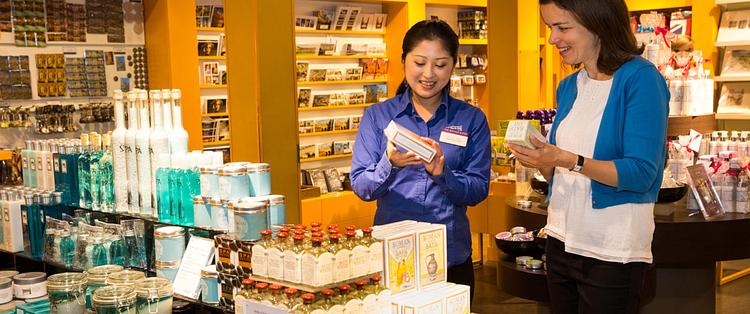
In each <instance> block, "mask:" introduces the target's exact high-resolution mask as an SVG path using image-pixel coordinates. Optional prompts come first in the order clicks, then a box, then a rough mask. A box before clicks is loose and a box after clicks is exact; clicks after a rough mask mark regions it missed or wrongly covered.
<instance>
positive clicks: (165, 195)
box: [154, 153, 172, 223]
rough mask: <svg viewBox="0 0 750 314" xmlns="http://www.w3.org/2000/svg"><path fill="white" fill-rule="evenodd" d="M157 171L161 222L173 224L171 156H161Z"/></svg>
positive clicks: (159, 217)
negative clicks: (170, 181)
mask: <svg viewBox="0 0 750 314" xmlns="http://www.w3.org/2000/svg"><path fill="white" fill-rule="evenodd" d="M157 163H158V167H157V168H158V169H156V179H155V180H154V181H155V184H156V204H157V205H156V208H157V213H158V214H157V218H158V219H159V222H163V223H172V195H171V193H170V186H169V178H170V175H171V173H172V169H171V168H169V155H168V154H163V153H162V154H159V155H158V158H157Z"/></svg>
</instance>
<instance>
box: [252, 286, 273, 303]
mask: <svg viewBox="0 0 750 314" xmlns="http://www.w3.org/2000/svg"><path fill="white" fill-rule="evenodd" d="M268 297H269V295H268V283H265V282H259V283H256V284H255V294H252V295H250V299H251V300H254V301H256V302H263V300H265V299H267V298H268Z"/></svg>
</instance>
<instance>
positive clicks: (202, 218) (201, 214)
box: [193, 190, 211, 228]
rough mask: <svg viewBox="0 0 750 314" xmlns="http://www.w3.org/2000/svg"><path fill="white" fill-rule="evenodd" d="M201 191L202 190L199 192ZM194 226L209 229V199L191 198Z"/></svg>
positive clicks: (201, 197)
mask: <svg viewBox="0 0 750 314" xmlns="http://www.w3.org/2000/svg"><path fill="white" fill-rule="evenodd" d="M201 191H203V190H201ZM193 211H194V212H195V222H194V225H195V226H196V227H197V228H210V227H211V198H210V197H208V196H200V195H196V196H193Z"/></svg>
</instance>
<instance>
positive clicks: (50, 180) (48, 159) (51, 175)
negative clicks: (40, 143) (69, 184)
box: [44, 141, 55, 192]
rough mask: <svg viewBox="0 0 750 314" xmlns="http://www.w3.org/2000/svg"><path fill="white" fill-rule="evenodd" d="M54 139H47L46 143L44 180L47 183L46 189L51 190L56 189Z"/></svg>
mask: <svg viewBox="0 0 750 314" xmlns="http://www.w3.org/2000/svg"><path fill="white" fill-rule="evenodd" d="M52 144H53V141H47V142H45V145H44V176H45V177H46V178H45V179H44V181H45V182H46V183H47V187H46V190H47V191H49V192H54V191H55V169H54V165H53V161H54V158H53V151H52Z"/></svg>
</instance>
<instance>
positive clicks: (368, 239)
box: [361, 227, 383, 274]
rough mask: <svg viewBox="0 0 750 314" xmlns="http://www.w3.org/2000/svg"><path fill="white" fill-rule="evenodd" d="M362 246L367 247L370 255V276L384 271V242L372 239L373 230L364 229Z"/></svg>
mask: <svg viewBox="0 0 750 314" xmlns="http://www.w3.org/2000/svg"><path fill="white" fill-rule="evenodd" d="M361 242H362V245H364V246H367V251H368V252H369V254H370V257H369V258H368V260H369V261H370V267H369V270H368V271H367V272H368V273H370V274H373V273H378V272H381V271H383V242H381V241H380V240H377V239H375V238H373V237H372V228H369V227H368V228H363V229H362V240H361Z"/></svg>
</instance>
